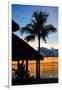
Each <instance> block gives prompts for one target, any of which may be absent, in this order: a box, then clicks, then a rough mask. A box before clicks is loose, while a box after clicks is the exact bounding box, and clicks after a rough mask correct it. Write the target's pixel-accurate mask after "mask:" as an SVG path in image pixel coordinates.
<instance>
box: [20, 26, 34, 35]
mask: <svg viewBox="0 0 62 90" xmlns="http://www.w3.org/2000/svg"><path fill="white" fill-rule="evenodd" d="M20 31H21V34H23V33H28V34H34V31H33V29H31V28H30V27H28V26H25V27H22V28H21V30H20Z"/></svg>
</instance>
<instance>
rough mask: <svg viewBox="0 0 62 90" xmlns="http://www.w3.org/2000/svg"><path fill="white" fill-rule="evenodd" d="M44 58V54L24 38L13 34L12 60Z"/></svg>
mask: <svg viewBox="0 0 62 90" xmlns="http://www.w3.org/2000/svg"><path fill="white" fill-rule="evenodd" d="M21 59H24V60H38V59H41V60H43V55H41V54H40V53H38V52H37V51H36V50H34V49H33V48H32V47H31V46H30V45H29V44H27V43H26V42H25V41H24V40H22V39H20V38H19V37H18V36H16V35H14V34H12V60H21Z"/></svg>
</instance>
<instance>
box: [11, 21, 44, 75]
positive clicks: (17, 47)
mask: <svg viewBox="0 0 62 90" xmlns="http://www.w3.org/2000/svg"><path fill="white" fill-rule="evenodd" d="M17 30H19V25H18V24H17V23H16V22H15V21H13V20H12V32H15V31H17ZM39 59H40V60H43V55H41V54H40V53H38V52H37V51H36V50H34V49H33V48H32V47H31V46H30V45H28V44H27V43H26V42H25V41H24V40H22V39H21V38H19V37H18V36H16V35H14V34H13V33H12V60H17V61H18V68H19V60H22V61H23V60H26V72H28V60H39ZM37 67H38V66H36V76H37V75H38V68H37Z"/></svg>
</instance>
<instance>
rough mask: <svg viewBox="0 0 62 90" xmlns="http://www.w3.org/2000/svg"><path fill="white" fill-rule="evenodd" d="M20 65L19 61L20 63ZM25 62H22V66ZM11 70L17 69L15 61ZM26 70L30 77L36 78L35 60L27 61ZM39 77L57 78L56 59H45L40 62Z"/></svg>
mask: <svg viewBox="0 0 62 90" xmlns="http://www.w3.org/2000/svg"><path fill="white" fill-rule="evenodd" d="M20 63H21V61H20ZM25 63H26V61H24V64H25ZM12 68H14V69H17V61H12ZM28 70H29V73H30V76H34V77H36V60H34V61H33V60H29V61H28ZM40 76H41V78H57V77H58V58H57V57H48V58H47V57H46V58H44V60H43V61H40Z"/></svg>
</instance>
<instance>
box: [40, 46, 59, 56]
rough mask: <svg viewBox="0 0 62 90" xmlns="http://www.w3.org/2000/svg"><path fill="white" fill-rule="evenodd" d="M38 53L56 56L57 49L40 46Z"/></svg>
mask: <svg viewBox="0 0 62 90" xmlns="http://www.w3.org/2000/svg"><path fill="white" fill-rule="evenodd" d="M40 53H42V54H43V55H44V56H46V57H52V56H53V57H58V49H53V48H52V49H47V48H45V47H42V48H40Z"/></svg>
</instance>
